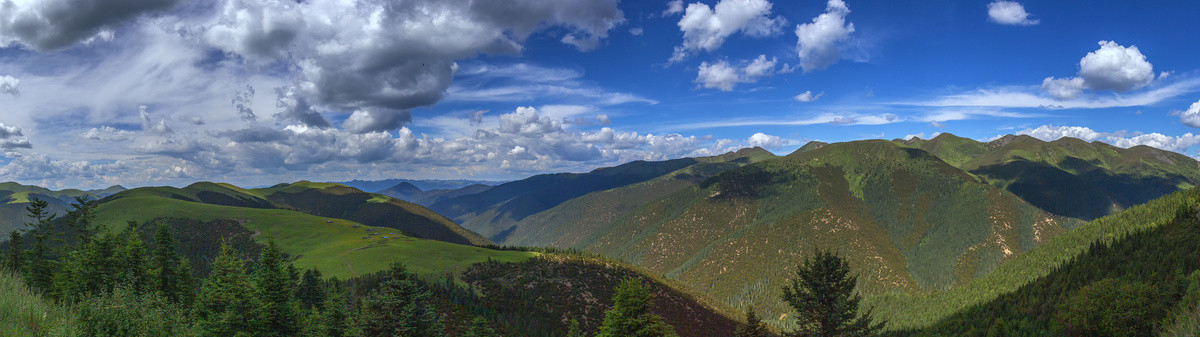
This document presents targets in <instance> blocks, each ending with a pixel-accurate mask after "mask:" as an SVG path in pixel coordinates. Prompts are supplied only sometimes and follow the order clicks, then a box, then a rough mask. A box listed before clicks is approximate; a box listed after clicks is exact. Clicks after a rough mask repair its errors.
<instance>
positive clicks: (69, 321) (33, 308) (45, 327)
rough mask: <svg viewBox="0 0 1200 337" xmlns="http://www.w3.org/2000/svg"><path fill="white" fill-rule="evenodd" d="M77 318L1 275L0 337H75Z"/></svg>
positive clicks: (7, 275)
mask: <svg viewBox="0 0 1200 337" xmlns="http://www.w3.org/2000/svg"><path fill="white" fill-rule="evenodd" d="M75 329H76V321H75V314H74V313H72V312H71V311H70V310H68V309H66V308H64V307H61V306H58V305H55V304H54V302H53V301H50V300H48V299H45V298H42V297H41V296H40V295H38V294H37V293H34V292H33V290H32V289H29V287H27V286H25V282H24V281H22V280H21V278H20V277H17V276H15V275H12V274H9V273H8V272H0V336H12V337H24V336H74V335H75V334H76V331H75Z"/></svg>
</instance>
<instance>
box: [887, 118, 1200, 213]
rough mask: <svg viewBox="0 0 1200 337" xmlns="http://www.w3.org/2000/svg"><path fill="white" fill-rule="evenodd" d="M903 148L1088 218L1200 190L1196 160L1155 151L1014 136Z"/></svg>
mask: <svg viewBox="0 0 1200 337" xmlns="http://www.w3.org/2000/svg"><path fill="white" fill-rule="evenodd" d="M896 142H897V143H899V144H902V145H903V146H908V147H914V148H920V149H923V150H925V151H928V152H930V153H933V154H934V155H936V156H938V157H939V158H942V160H944V161H946V162H947V163H950V164H951V165H954V166H956V167H958V168H961V169H963V170H964V171H967V172H970V173H971V174H973V175H975V176H978V177H981V178H983V179H985V180H986V181H987V182H988V183H989V184H991V185H992V186H996V187H998V188H1002V189H1006V190H1008V191H1010V192H1012V193H1013V194H1016V195H1017V196H1019V197H1021V198H1022V199H1025V201H1028V202H1029V203H1031V204H1033V205H1034V206H1038V207H1039V208H1042V209H1044V210H1046V211H1048V212H1050V213H1053V214H1057V215H1062V216H1069V217H1074V218H1080V219H1085V220H1090V219H1095V218H1098V217H1101V216H1105V215H1108V214H1112V213H1114V212H1116V211H1119V210H1122V209H1126V208H1129V207H1132V206H1134V205H1138V204H1142V203H1145V202H1147V201H1150V200H1153V199H1156V198H1158V197H1161V196H1163V195H1167V194H1170V193H1174V192H1177V191H1180V190H1185V189H1188V188H1191V187H1193V186H1197V185H1200V170H1198V169H1197V167H1200V163H1197V161H1196V160H1195V159H1192V158H1191V157H1188V156H1185V155H1182V154H1178V153H1174V152H1170V151H1164V150H1159V149H1155V148H1152V147H1148V146H1135V147H1131V148H1128V149H1123V148H1119V147H1115V146H1112V145H1108V144H1106V143H1102V142H1099V141H1094V142H1091V143H1088V142H1085V141H1083V140H1079V139H1075V138H1061V139H1058V140H1055V141H1052V142H1046V141H1042V140H1039V139H1037V138H1033V137H1030V136H1014V135H1007V136H1004V137H1001V138H999V139H996V140H994V141H991V142H987V143H984V142H978V141H974V140H971V139H966V138H961V137H957V136H954V135H951V134H941V135H939V136H937V137H935V138H933V139H929V140H923V139H919V138H914V139H911V140H897V141H896Z"/></svg>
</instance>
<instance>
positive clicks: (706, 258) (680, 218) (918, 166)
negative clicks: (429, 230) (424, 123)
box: [534, 141, 1073, 322]
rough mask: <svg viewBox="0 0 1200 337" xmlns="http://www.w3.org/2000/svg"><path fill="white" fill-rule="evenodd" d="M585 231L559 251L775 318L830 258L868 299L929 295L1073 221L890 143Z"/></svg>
mask: <svg viewBox="0 0 1200 337" xmlns="http://www.w3.org/2000/svg"><path fill="white" fill-rule="evenodd" d="M630 191H631V192H632V191H634V190H632V189H631V190H630ZM629 194H630V195H636V194H635V193H629ZM617 197H619V196H617V195H614V196H611V197H610V199H615V198H617ZM632 199H636V197H634V198H632ZM563 213H566V212H563ZM597 213H606V212H605V211H604V210H601V211H599V212H597ZM564 221H568V222H569V221H576V220H572V219H569V218H568V219H564ZM595 222H603V221H602V220H601V221H595ZM578 223H582V224H585V225H584V226H588V227H593V226H594V227H595V228H588V229H582V230H578V232H585V233H588V234H587V235H586V236H584V237H579V236H572V235H563V238H565V239H563V240H558V241H555V242H556V244H561V245H563V246H565V247H570V248H580V249H585V250H589V251H593V252H597V253H601V254H604V255H607V256H612V257H616V258H619V259H622V260H624V261H628V262H630V263H633V264H635V265H638V266H641V267H644V268H647V269H648V270H650V271H651V272H655V273H662V274H665V275H666V276H667V277H668V278H672V279H676V280H679V281H681V282H682V283H684V284H686V285H688V286H689V287H692V288H695V289H698V290H699V291H702V292H705V293H707V294H710V295H712V296H714V297H716V298H718V299H719V300H721V301H723V302H725V303H727V304H729V305H732V306H735V307H739V308H744V307H745V306H747V305H754V307H755V308H756V310H759V312H760V313H763V317H767V318H770V320H772V321H775V322H779V321H780V320H781V319H783V318H784V317H786V316H785V314H786V312H787V310H786V309H785V308H784V304H783V303H782V302H781V301H780V300H779V298H778V296H779V294H778V289H779V288H780V286H781V285H782V284H783V282H784V281H785V280H786V279H787V278H789V277H791V276H792V272H793V268H794V266H795V264H796V263H797V262H798V261H800V259H801V258H802V257H803V256H805V254H807V253H808V252H810V251H813V250H815V249H818V248H826V249H835V250H840V251H841V252H842V254H844V255H846V256H847V257H848V258H849V260H850V261H851V263H852V264H853V265H854V266H855V267H856V270H857V271H858V272H859V275H860V279H861V281H860V290H861V291H863V292H864V293H866V294H868V297H871V296H875V295H878V294H889V293H894V292H902V293H914V294H916V293H922V292H927V291H932V290H937V289H948V288H952V287H955V286H959V285H962V284H965V283H967V282H968V281H969V280H971V279H974V278H976V277H979V276H982V275H985V274H987V273H988V272H989V271H991V270H992V269H994V268H996V266H998V265H1000V264H1001V262H1002V261H1005V260H1007V259H1011V258H1013V257H1016V256H1019V255H1020V254H1021V253H1022V252H1025V251H1028V250H1030V249H1032V248H1034V247H1036V246H1038V245H1040V244H1042V243H1044V242H1045V241H1046V240H1049V239H1050V238H1052V237H1054V236H1056V235H1059V234H1061V233H1063V232H1065V228H1067V227H1070V226H1071V224H1073V222H1072V221H1070V220H1066V219H1061V218H1058V217H1055V216H1052V215H1049V214H1047V213H1045V212H1043V211H1041V210H1039V209H1037V208H1036V207H1033V206H1032V205H1029V204H1028V203H1025V202H1024V201H1022V200H1021V199H1020V198H1018V197H1016V196H1014V195H1013V194H1011V193H1008V192H1005V191H1003V190H999V189H996V188H994V187H992V186H990V185H988V184H985V183H982V182H981V181H979V180H978V179H977V178H976V177H974V176H972V175H971V174H969V173H967V172H964V171H962V170H960V169H958V168H956V167H954V166H951V165H949V164H946V163H945V162H943V161H941V160H939V159H938V158H937V157H934V156H933V155H931V154H929V153H927V152H925V151H922V150H918V149H910V148H904V147H901V146H898V145H896V144H894V143H892V142H887V141H859V142H849V143H837V144H828V145H824V146H819V147H817V146H813V147H810V148H808V149H805V150H803V151H797V152H795V153H792V154H790V155H788V156H786V157H782V158H777V159H773V160H766V161H762V162H759V163H756V164H752V165H747V166H744V167H741V168H737V169H732V170H728V171H725V172H723V173H720V174H717V175H716V176H715V177H713V178H711V179H707V180H705V181H703V182H702V183H700V184H698V185H695V186H690V187H684V188H681V189H679V190H678V191H677V192H675V193H672V194H670V195H668V196H666V197H663V198H660V199H657V200H655V201H653V202H650V203H647V204H645V205H642V206H640V207H638V208H637V209H636V210H635V211H633V212H629V213H627V214H625V215H623V216H620V217H617V218H616V219H613V220H611V221H609V222H607V223H603V224H602V225H601V226H595V224H594V223H592V222H589V221H579V222H578ZM581 227H582V226H581ZM563 232H566V233H571V231H565V230H564V231H563ZM534 237H536V235H534Z"/></svg>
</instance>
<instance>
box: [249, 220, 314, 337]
mask: <svg viewBox="0 0 1200 337" xmlns="http://www.w3.org/2000/svg"><path fill="white" fill-rule="evenodd" d="M295 286H296V283H295V282H294V281H293V278H292V276H291V273H289V272H288V271H287V270H286V269H285V267H284V266H283V252H281V251H279V246H277V245H276V244H275V240H274V239H268V241H267V247H266V248H263V250H262V255H259V258H258V268H257V269H255V271H254V292H255V296H256V297H258V304H259V305H260V306H259V307H258V308H257V310H258V311H259V312H258V313H257V314H256V316H257V317H258V318H259V319H261V320H262V321H260V322H259V327H258V328H259V329H260V330H259V333H258V335H260V336H292V335H295V334H296V333H298V332H299V331H300V324H299V323H300V321H301V317H302V316H301V315H300V310H299V301H297V300H296V296H295Z"/></svg>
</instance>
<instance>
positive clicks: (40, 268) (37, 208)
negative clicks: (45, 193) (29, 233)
mask: <svg viewBox="0 0 1200 337" xmlns="http://www.w3.org/2000/svg"><path fill="white" fill-rule="evenodd" d="M49 206H50V203H48V202H46V201H45V200H41V199H38V198H33V199H32V200H30V201H29V206H26V207H25V210H26V211H28V212H29V217H30V218H31V219H33V220H34V224H33V226H34V230H35V232H34V235H33V239H34V241H33V249H32V250H31V251H30V252H29V262H28V263H27V264H26V267H27V269H28V273H29V285H30V286H32V287H34V288H36V289H40V290H41V291H43V292H46V293H52V292H53V291H54V274H55V273H56V268H55V267H56V265H55V263H54V261H52V260H50V247H49V246H47V244H46V239H47V233H49V231H50V222H51V221H54V218H55V215H54V214H48V213H47V211H46V208H47V207H49Z"/></svg>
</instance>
